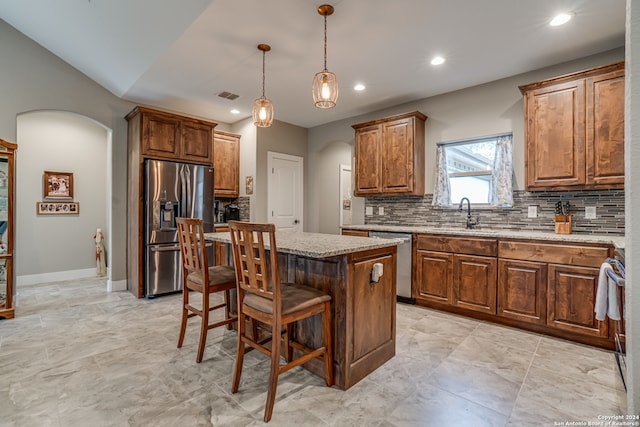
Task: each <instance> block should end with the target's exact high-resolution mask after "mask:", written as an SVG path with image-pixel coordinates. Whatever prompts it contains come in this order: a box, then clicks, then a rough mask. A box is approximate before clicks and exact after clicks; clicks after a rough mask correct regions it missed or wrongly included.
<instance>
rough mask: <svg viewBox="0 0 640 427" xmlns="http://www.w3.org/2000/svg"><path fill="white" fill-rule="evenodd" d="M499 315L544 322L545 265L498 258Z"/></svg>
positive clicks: (545, 313) (545, 297)
mask: <svg viewBox="0 0 640 427" xmlns="http://www.w3.org/2000/svg"><path fill="white" fill-rule="evenodd" d="M498 315H499V316H502V317H508V318H510V319H515V320H522V321H525V322H529V323H540V324H543V325H544V324H546V323H547V264H545V263H541V262H529V261H515V260H503V259H501V260H499V261H498Z"/></svg>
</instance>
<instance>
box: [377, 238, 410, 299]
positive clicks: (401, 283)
mask: <svg viewBox="0 0 640 427" xmlns="http://www.w3.org/2000/svg"><path fill="white" fill-rule="evenodd" d="M369 237H374V238H378V239H402V243H400V244H399V245H398V255H397V257H396V259H397V265H396V298H397V300H398V302H404V303H409V304H415V303H416V300H415V298H412V297H411V234H408V233H391V232H386V231H371V232H369Z"/></svg>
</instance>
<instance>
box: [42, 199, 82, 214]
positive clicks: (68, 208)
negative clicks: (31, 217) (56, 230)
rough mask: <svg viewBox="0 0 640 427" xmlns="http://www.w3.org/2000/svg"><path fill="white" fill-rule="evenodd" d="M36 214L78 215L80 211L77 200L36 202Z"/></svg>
mask: <svg viewBox="0 0 640 427" xmlns="http://www.w3.org/2000/svg"><path fill="white" fill-rule="evenodd" d="M36 212H37V213H38V215H78V214H79V213H80V203H79V202H48V201H42V202H36Z"/></svg>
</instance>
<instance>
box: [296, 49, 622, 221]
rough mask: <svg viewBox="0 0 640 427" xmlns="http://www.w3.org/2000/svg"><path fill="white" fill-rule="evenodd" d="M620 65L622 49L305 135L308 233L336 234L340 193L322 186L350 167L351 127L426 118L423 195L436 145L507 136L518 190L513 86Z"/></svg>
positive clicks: (520, 160) (518, 116)
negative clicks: (411, 114)
mask: <svg viewBox="0 0 640 427" xmlns="http://www.w3.org/2000/svg"><path fill="white" fill-rule="evenodd" d="M623 60H624V48H620V49H615V50H612V51H608V52H604V53H601V54H599V55H594V56H591V57H587V58H582V59H579V60H576V61H572V62H568V63H564V64H560V65H556V66H553V67H548V68H545V69H542V70H537V71H532V72H529V73H525V74H521V75H518V76H514V77H510V78H506V79H503V80H498V81H495V82H491V83H487V84H483V85H479V86H475V87H471V88H468V89H462V90H459V91H456V92H451V93H447V94H443V95H439V96H434V97H431V98H426V99H422V100H419V101H416V102H412V103H408V104H403V105H399V106H396V107H393V108H388V109H385V110H380V111H375V112H372V113H368V114H364V115H361V116H357V117H352V118H349V119H345V120H340V121H336V122H333V123H329V124H326V125H322V126H317V127H314V128H311V129H309V156H310V165H309V169H310V170H311V171H312V173H311V176H310V180H311V181H310V182H309V184H308V188H310V192H309V193H310V196H309V197H310V199H309V201H308V203H309V211H310V215H311V216H310V218H309V222H308V224H309V226H308V230H309V231H317V232H323V233H336V232H337V230H338V225H339V212H338V210H337V209H336V208H335V204H334V203H327V200H334V199H335V198H337V197H338V190H339V189H338V186H337V185H336V186H326V185H325V183H327V182H329V181H330V180H332V179H334V177H335V175H337V173H338V172H337V171H338V164H339V163H340V162H342V163H344V162H345V161H346V162H348V163H350V161H349V160H345V159H349V158H350V156H351V155H352V154H351V153H352V152H353V144H354V130H353V128H351V125H352V124H356V123H362V122H366V121H369V120H373V119H378V118H381V117H386V116H390V115H393V114H399V113H405V112H408V111H415V110H418V111H421V112H422V113H424V114H426V115H427V116H428V119H427V122H426V126H425V168H426V173H425V192H426V193H428V194H430V193H432V192H433V183H434V169H435V148H436V144H437V143H439V142H444V141H451V140H458V139H464V138H472V137H479V136H484V135H491V134H496V133H501V132H508V131H512V132H513V138H514V169H515V171H514V172H515V180H516V183H515V184H516V187H515V188H516V189H523V188H524V107H523V100H522V94H521V93H520V90H519V89H518V86H519V85H522V84H526V83H532V82H535V81H539V80H543V79H546V78H550V77H555V76H558V75H562V74H567V73H571V72H576V71H581V70H584V69H588V68H592V67H595V66H599V65H605V64H610V63H613V62H618V61H623ZM328 147H332V148H328ZM339 152H340V153H339ZM335 179H337V178H335Z"/></svg>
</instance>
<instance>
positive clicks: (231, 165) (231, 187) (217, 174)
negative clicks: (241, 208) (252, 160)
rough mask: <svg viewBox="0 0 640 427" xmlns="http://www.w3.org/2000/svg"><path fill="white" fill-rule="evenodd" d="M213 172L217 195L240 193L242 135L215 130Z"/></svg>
mask: <svg viewBox="0 0 640 427" xmlns="http://www.w3.org/2000/svg"><path fill="white" fill-rule="evenodd" d="M213 173H214V184H213V186H214V193H215V195H216V197H230V198H235V197H238V196H239V195H240V136H238V135H232V134H227V133H220V132H214V134H213Z"/></svg>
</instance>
